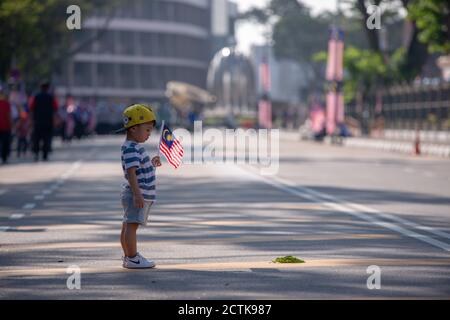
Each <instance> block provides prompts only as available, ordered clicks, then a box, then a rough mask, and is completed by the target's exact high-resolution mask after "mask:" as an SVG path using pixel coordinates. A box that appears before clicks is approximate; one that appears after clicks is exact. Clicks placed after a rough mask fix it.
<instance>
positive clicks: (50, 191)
mask: <svg viewBox="0 0 450 320" xmlns="http://www.w3.org/2000/svg"><path fill="white" fill-rule="evenodd" d="M52 193H53V191H52V190H44V191H42V194H45V195H49V194H52Z"/></svg>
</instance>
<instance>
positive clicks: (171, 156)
mask: <svg viewBox="0 0 450 320" xmlns="http://www.w3.org/2000/svg"><path fill="white" fill-rule="evenodd" d="M159 151H161V153H162V154H163V155H164V156H165V157H166V159H167V161H168V162H169V163H170V164H171V165H172V166H173V167H174V168H175V169H176V168H178V167H179V166H180V164H181V161H182V160H183V154H184V150H183V146H182V145H181V143H180V141H178V139H177V138H175V136H174V135H173V133H172V131H171V130H170V129H169V127H168V126H166V125H165V124H164V123H163V128H162V133H161V141H160V142H159Z"/></svg>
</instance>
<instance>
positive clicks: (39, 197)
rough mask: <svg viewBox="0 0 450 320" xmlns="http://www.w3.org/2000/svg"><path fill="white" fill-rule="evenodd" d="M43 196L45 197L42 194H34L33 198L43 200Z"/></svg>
mask: <svg viewBox="0 0 450 320" xmlns="http://www.w3.org/2000/svg"><path fill="white" fill-rule="evenodd" d="M44 198H45V196H44V195H42V194H40V195H37V196H34V200H44Z"/></svg>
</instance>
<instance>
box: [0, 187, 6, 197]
mask: <svg viewBox="0 0 450 320" xmlns="http://www.w3.org/2000/svg"><path fill="white" fill-rule="evenodd" d="M7 191H8V190H6V189H1V190H0V196H1V195H4V194H5V193H6V192H7Z"/></svg>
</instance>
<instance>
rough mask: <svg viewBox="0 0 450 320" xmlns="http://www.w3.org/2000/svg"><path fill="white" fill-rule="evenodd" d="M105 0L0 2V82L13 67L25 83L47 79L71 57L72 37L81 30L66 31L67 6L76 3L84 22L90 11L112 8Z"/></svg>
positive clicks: (14, 0) (10, 0)
mask: <svg viewBox="0 0 450 320" xmlns="http://www.w3.org/2000/svg"><path fill="white" fill-rule="evenodd" d="M119 2H120V1H118V0H117V1H116V0H115V1H106V0H77V1H73V0H40V1H35V0H19V1H18V0H0V39H1V45H2V50H1V51H0V79H5V78H7V77H8V73H9V71H10V70H11V68H12V67H14V68H17V69H19V70H20V72H21V74H22V76H23V78H24V80H25V81H26V82H27V83H31V84H35V83H36V82H37V81H39V79H40V78H43V77H45V78H49V77H50V76H51V74H52V73H53V72H54V71H56V70H57V69H58V68H59V67H60V65H61V64H62V63H63V62H64V60H65V58H67V57H68V56H70V54H72V53H73V52H72V49H73V48H72V47H71V38H72V37H73V36H74V35H75V34H76V33H80V32H82V31H78V30H68V29H67V26H66V20H67V18H68V14H67V13H66V10H67V7H68V6H70V5H72V4H76V5H78V6H80V8H81V10H82V18H83V19H84V18H85V17H86V16H88V15H89V14H90V13H92V11H93V10H95V9H99V8H106V7H114V5H117V4H118V3H119Z"/></svg>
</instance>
